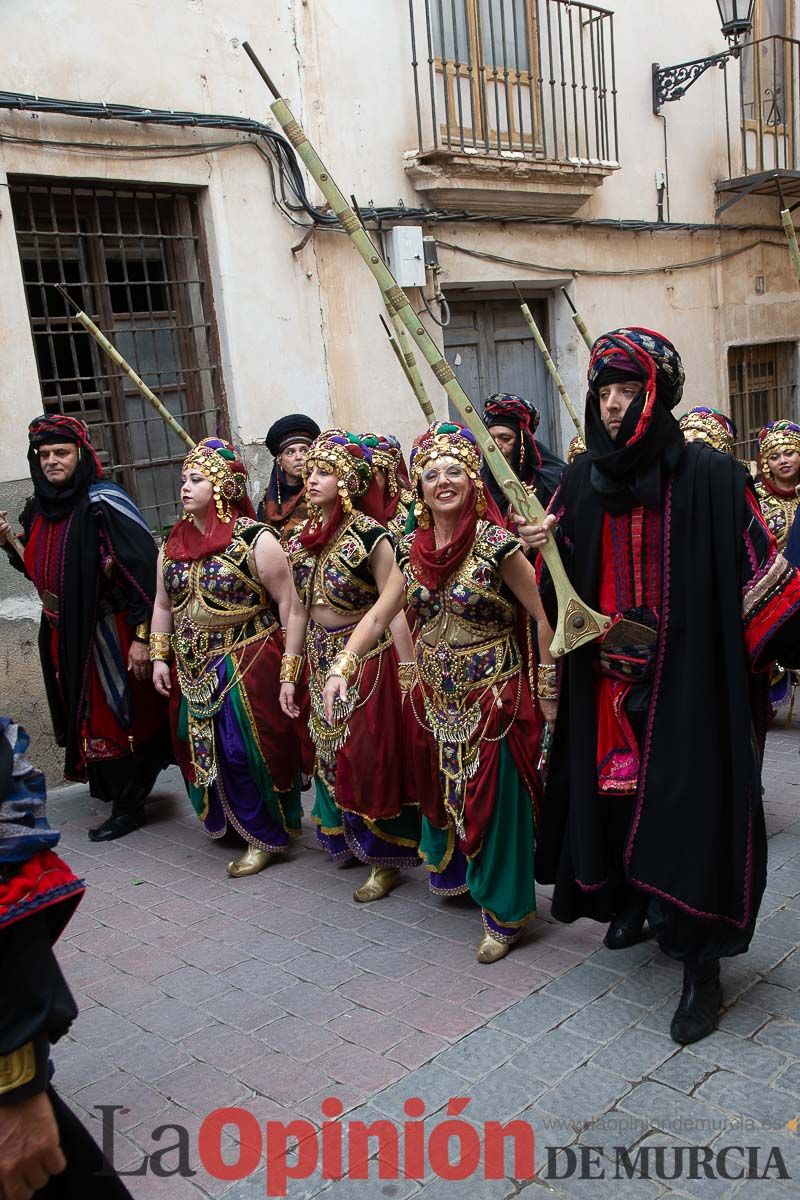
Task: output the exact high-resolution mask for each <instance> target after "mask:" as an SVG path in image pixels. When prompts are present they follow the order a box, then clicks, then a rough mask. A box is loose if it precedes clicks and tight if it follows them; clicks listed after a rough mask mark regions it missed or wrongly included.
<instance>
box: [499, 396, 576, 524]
mask: <svg viewBox="0 0 800 1200" xmlns="http://www.w3.org/2000/svg"><path fill="white" fill-rule="evenodd" d="M483 420H484V422H485V424H486V426H487V428H488V429H489V431H490V432H491V435H492V437H493V438H494V440H495V441H496V442H497V445H498V446H499V447H500V450H501V451H502V454H503V457H504V458H505V459H506V461H507V462H508V464H509V465H510V466H511V467H513V469H514V471H515V472H516V473H517V476H518V478H519V479H521V480H522V482H523V483H524V484H525V486H526V487H527V488H529V489H530V490H531V491H532V492H533V493H534V495H535V496H536V498H537V500H538V501H539V503H540V504H541V505H542V507H543V508H547V506H548V504H549V503H550V500H551V498H552V495H553V492H554V491H555V490H556V488H557V487H558V481H559V480H560V478H561V472H562V471H563V470H564V467H565V465H566V464H565V463H564V462H563V461H562V459H560V458H557V457H556V455H555V454H553V453H552V452H551V451H550V450H548V448H547V446H545V445H544V444H543V443H542V442H539V441H537V440H536V438H535V437H534V434H535V432H536V429H537V427H538V425H539V413H538V412H537V410H536V409H535V408H534V406H533V405H532V404H531V403H530V401H529V400H526V399H525V398H524V397H523V396H512V395H511V393H510V392H495V393H494V395H492V396H488V397H487V398H486V400H484V402H483ZM483 483H484V486H485V487H487V488H488V489H489V492H490V494H491V496H492V499H493V500H494V502H495V503H496V505H497V507H498V508H499V509H500V512H501V513H502V514H503V516H505V515H506V514H507V512H508V500H507V498H506V496H505V493H504V492H503V491H502V489H501V488H500V485H499V484H498V483H497V480H496V479H495V477H494V475H492V473H491V471H490V470H489V468H488V467H487V466H486V465H484V467H483Z"/></svg>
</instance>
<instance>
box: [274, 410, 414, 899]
mask: <svg viewBox="0 0 800 1200" xmlns="http://www.w3.org/2000/svg"><path fill="white" fill-rule="evenodd" d="M304 471H305V479H306V491H307V495H308V501H309V505H310V506H311V513H312V516H311V519H310V520H309V523H308V525H307V526H306V528H305V529H304V530H303V531H302V533H300V534H299V535H297V536H296V537H295V538H294V539H292V541H291V542H290V543H289V551H290V554H291V556H292V563H293V566H294V572H295V582H296V584H297V591H298V593H299V595H300V599H301V601H302V604H300V605H298V607H297V608H296V609H295V610H294V611H293V612H292V617H291V619H290V623H289V627H288V629H287V633H286V656H285V660H284V663H285V665H284V670H283V673H282V677H283V679H284V680H285V682H284V685H283V689H282V693H281V703H282V704H283V707H284V711H285V712H286V713H287V714H288V715H290V716H292V717H297V716H299V708H298V706H297V703H296V699H295V695H294V691H295V681H296V680H298V679H299V678H300V676H301V671H302V662H303V653H304V651H305V652H307V654H308V660H309V671H310V688H311V720H310V728H311V736H312V738H313V739H314V742H315V744H316V747H317V760H316V765H315V783H316V803H315V804H314V809H313V813H312V816H313V819H314V821H315V823H316V825H317V840H318V842H319V844H320V846H321V847H322V848H323V849H324V850H326V851H327V852H328V854H329V855H330V857H331V859H332V860H333V861H334V862H339V863H344V862H347V861H352V860H354V859H358V860H359V861H361V862H363V863H369V864H370V867H371V871H370V875H369V877H368V879H367V880H366V882H365V883H363V884H362V885H361V887H359V888H358V889H357V890H356V892H355V894H354V897H353V898H354V899H355V900H357V901H359V902H360V903H362V904H363V903H368V902H369V901H372V900H379V899H381V897H383V896H385V895H387V893H388V892H389V891H391V889H392V887H394V885H395V883H396V882H397V879H398V876H399V873H400V868H401V867H406V866H415V865H417V864H418V862H419V860H418V858H417V840H418V814H417V809H416V806H415V805H414V803H413V799H412V797H411V795H410V794H409V792H408V789H407V788H406V784H405V779H404V771H403V767H402V764H403V748H402V738H401V705H402V696H401V683H400V676H401V674H404V675H407V672H408V667H409V665H410V660H411V657H412V653H413V650H412V646H411V636H410V634H409V632H408V625H407V624H406V620H405V616H404V615H403V614H402V613H401V612H399V610H398V611H397V612H395V613H394V614H393V616H394V617H395V618H396V619H395V620H394V621H393V622H392V627H391V630H389V628H388V626H389V622H386V625H385V626H384V627H383V628H382V629H381V630H380V631H379V634H378V635H376V637H375V639H374V640H373V644H372V646H371V647H370V653H369V654H365V655H364V656H363V658H359V659H358V661H356V659H355V658H354V657H353V656H352V655H348V654H346V653H344V650H345V643H346V642H347V640H348V638H349V636H350V633H351V632H352V630H353V627H354V626H355V625H356V624H357V623H358V622H359V620H360V619H361V617H362V616H363V615H364V613H365V612H367V611H369V610H370V609H371V608H372V606H373V605H374V604H375V602H376V601H377V600H378V599H379V598H380V597H383V596H384V594H385V592H386V589H387V584H388V581H389V580H390V579H391V578H392V576H393V574H394V573H395V566H394V553H393V549H392V542H391V538H390V535H389V533H388V532H387V530H386V529H385V528H384V526H383V525H382V524H380V520H379V519H374V518H373V517H372V516H369V515H367V512H366V511H364V510H365V509H369V511H370V512H371V513H374V514H375V515H376V516H377V517H378V518H380V517H381V516H382V512H383V508H382V504H381V501H380V497H379V495H378V494H377V491H376V488H375V484H374V481H373V479H372V467H371V463H370V454H369V451H368V450H367V449H365V447H364V446H362V444H361V442H360V441H359V439H358V438H357V437H356V436H355V434H352V433H347V432H346V431H344V430H341V429H329V430H327V431H326V432H325V433H322V434H320V436H319V437H318V438H317V440H316V441H315V442H314V443H313V445H312V446H311V449H310V450H309V452H308V457H307V458H306V462H305V467H304ZM401 590H402V589H398V588H396V587H395V588H394V591H393V594H392V603H393V602H394V597H395V596H396V595H399V594H400V592H401ZM398 654H399V656H400V658H401V659H402V660H405V661H404V662H401V663H400V664H398ZM341 672H344V673H346V676H347V679H348V681H349V682H350V683H351V684H352V687H351V689H350V693H349V696H348V701H347V704H346V705H345V706H342V708H341V709H338V708H337V710H336V711H335V712H334V710H333V708H331V712H330V719H326V713H325V711H324V707H323V700H322V692H323V688H324V686H325V681H326V679H327V678H328V677H329V675H330V674H331V673H335V674H337V675H338V674H340V673H341Z"/></svg>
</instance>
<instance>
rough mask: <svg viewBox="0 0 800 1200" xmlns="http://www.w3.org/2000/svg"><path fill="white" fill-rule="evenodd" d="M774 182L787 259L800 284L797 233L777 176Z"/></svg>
mask: <svg viewBox="0 0 800 1200" xmlns="http://www.w3.org/2000/svg"><path fill="white" fill-rule="evenodd" d="M775 181H776V183H777V185H778V195H779V197H780V202H781V225H783V232H784V234H785V235H786V241H787V243H788V245H789V257H790V258H791V260H792V266H793V267H794V273H795V277H796V278H797V282H798V283H800V246H798V244H797V233H796V232H795V228H794V221H793V220H792V214H791V213H790V212H789V209H788V207H787V205H786V200H785V199H784V195H783V188H782V187H781V184H780V180H779V179H778V177H777V175H776V177H775Z"/></svg>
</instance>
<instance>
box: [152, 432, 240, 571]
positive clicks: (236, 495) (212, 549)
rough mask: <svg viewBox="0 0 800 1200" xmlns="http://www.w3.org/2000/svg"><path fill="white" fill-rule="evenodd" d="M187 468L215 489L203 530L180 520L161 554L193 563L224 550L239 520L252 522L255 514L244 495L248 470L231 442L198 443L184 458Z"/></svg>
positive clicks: (187, 518) (185, 467)
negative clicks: (199, 475)
mask: <svg viewBox="0 0 800 1200" xmlns="http://www.w3.org/2000/svg"><path fill="white" fill-rule="evenodd" d="M190 469H191V470H195V471H199V472H200V474H201V475H204V476H205V477H206V479H208V481H209V482H210V483H212V484H213V486H214V495H213V500H212V503H210V504H209V506H208V510H207V512H206V521H205V529H204V530H203V531H202V532H201V531H200V529H199V528H198V526H197V525H196V524H195V522H194V521H193V520H192V519H191V517H189V516H185V517H182V518H181V520H179V521H176V522H175V524H174V525H173V526H172V529H171V530H170V534H169V537H168V538H167V542H166V545H165V547H164V553H165V555H166V556H167V558H173V559H180V560H181V561H187V562H196V561H197V559H199V558H209V557H210V556H211V555H212V554H220V553H221V552H222V551H223V550H225V549H226V548H227V547H228V546H229V545H230V543H231V538H232V537H233V527H234V524H235V523H236V521H237V520H238V518H239V517H251V518H253V519H255V512H254V511H253V505H252V504H251V502H250V498H249V496H248V495H247V470H246V468H245V465H244V463H243V462H242V460H241V459H240V458H239V457H238V456H237V454H236V451H235V450H234V448H233V446H231V444H230V442H224V441H223V440H222V439H221V438H204V439H203V441H202V442H198V444H197V445H196V446H195V448H194V449H193V450H192V451H191V453H190V454H188V455H187V456H186V458H185V459H184V463H183V470H184V471H187V470H190Z"/></svg>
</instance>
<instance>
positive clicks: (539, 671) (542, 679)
mask: <svg viewBox="0 0 800 1200" xmlns="http://www.w3.org/2000/svg"><path fill="white" fill-rule="evenodd" d="M536 694H537V696H538V697H539V699H540V700H557V699H558V684H557V682H556V665H555V663H539V664H538V666H537V668H536Z"/></svg>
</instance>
